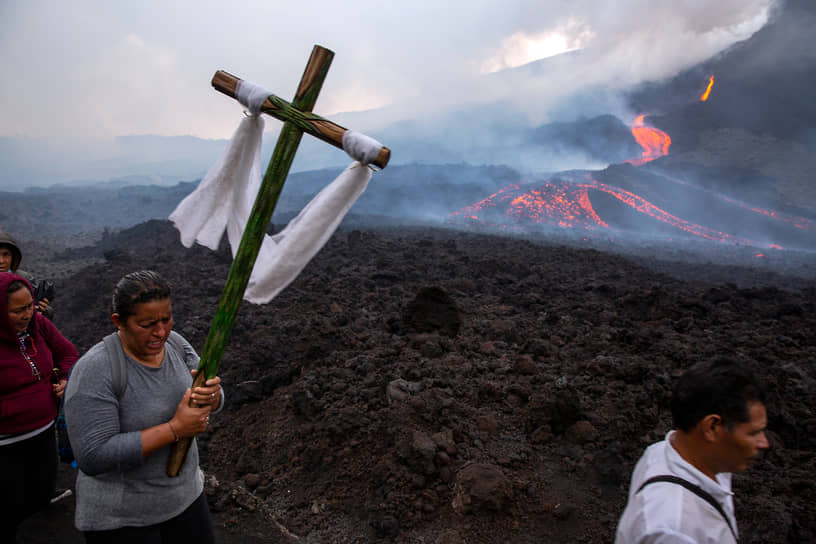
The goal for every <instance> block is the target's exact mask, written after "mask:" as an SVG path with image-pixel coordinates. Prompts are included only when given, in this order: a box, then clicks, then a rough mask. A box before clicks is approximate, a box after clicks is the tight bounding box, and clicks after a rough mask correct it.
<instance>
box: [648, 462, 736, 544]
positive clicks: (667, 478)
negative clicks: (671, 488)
mask: <svg viewBox="0 0 816 544" xmlns="http://www.w3.org/2000/svg"><path fill="white" fill-rule="evenodd" d="M655 482H669V483H672V484H677V485H682V486H683V487H685V488H686V489H688V490H689V491H691V492H692V493H694V494H695V495H697V496H698V497H700V498H701V499H703V500H704V501H706V502H707V503H708V504H710V505H711V506H713V507H714V509H715V510H717V512H719V513H720V515H721V516H722V518H723V519H724V520H725V523H726V524H728V528H729V529H730V530H731V535H732V536H733V537H734V541H735V542H739V540H738V539H737V532H736V531H734V527H733V526H732V525H731V520H730V519H728V515H726V513H725V510H723V507H722V505H721V504H720V503H719V502H717V499H715V498H714V497H712V496H711V493H709V492H708V491H706V490H704V489H703V488H701V487H700V486H698V485H695V484H693V483H691V482H689V481H688V480H685V479H683V478H681V477H679V476H672V475H670V474H661V475H659V476H652V477H651V478H649V479H648V480H646V481H645V482H643V485H641V486H640V487H639V488H638V490H637V491H636V492H635V494H637V493H640V491H641V490H642V489H643V488H644V487H646V486H647V485H649V484H653V483H655Z"/></svg>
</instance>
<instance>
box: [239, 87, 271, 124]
mask: <svg viewBox="0 0 816 544" xmlns="http://www.w3.org/2000/svg"><path fill="white" fill-rule="evenodd" d="M270 94H272V93H271V92H269V91H268V90H266V89H264V88H263V87H261V86H260V85H256V84H254V83H252V82H251V81H246V80H245V79H239V80H238V85H236V86H235V98H237V99H238V102H240V103H241V104H243V105H244V106H245V107H246V108H247V109H248V110H249V113H251V114H252V115H256V116H257V115H258V114H260V113H261V106H262V105H263V103H264V101H265V100H266V97H267V96H269V95H270Z"/></svg>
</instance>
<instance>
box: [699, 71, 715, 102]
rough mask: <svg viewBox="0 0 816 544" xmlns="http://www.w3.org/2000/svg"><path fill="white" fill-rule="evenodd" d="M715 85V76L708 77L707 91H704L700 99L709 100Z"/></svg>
mask: <svg viewBox="0 0 816 544" xmlns="http://www.w3.org/2000/svg"><path fill="white" fill-rule="evenodd" d="M713 86H714V76H711V77H710V78H708V87H706V90H705V92H703V94H702V95H701V96H700V100H702V101H703V102H705V101H706V100H708V95H710V94H711V87H713Z"/></svg>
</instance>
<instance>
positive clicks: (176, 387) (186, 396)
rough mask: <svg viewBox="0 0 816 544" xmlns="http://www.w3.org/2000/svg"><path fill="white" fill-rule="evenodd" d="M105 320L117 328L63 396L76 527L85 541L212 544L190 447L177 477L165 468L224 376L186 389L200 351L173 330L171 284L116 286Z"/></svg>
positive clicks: (205, 414) (201, 426) (202, 418)
mask: <svg viewBox="0 0 816 544" xmlns="http://www.w3.org/2000/svg"><path fill="white" fill-rule="evenodd" d="M111 320H112V321H113V323H114V325H116V327H117V332H115V333H113V334H111V335H109V336H108V337H106V338H105V340H104V341H102V342H99V343H98V344H96V345H95V346H93V347H92V348H91V349H90V350H88V352H87V353H86V354H85V355H83V356H82V358H81V359H80V360H79V361H78V362H77V364H76V366H75V367H74V370H73V373H72V375H71V380H70V382H69V386H68V389H67V392H66V401H65V415H66V420H67V422H68V433H69V435H70V438H71V445H72V447H73V450H74V454H75V456H76V460H77V464H78V466H79V471H78V473H77V482H76V494H77V502H76V513H75V523H76V527H77V529H79V530H81V531H83V533H84V535H85V540H86V542H88V543H89V544H93V543H96V542H116V543H117V544H120V543H122V542H127V543H131V542H133V543H137V542H138V543H142V542H144V543H161V542H196V543H197V544H202V543H208V542H213V533H212V527H211V523H210V514H209V509H208V507H207V500H206V497H205V496H204V493H203V487H204V477H203V474H202V472H201V469H200V468H199V466H198V450H197V449H196V446H195V443H194V442H193V445H192V446H191V447H190V450H189V452H188V455H187V457H186V460H185V462H184V465H183V466H182V467H181V471H180V473H179V475H178V476H177V477H169V476H167V473H166V467H167V459H168V456H169V454H170V449H171V446H172V445H173V444H174V443H175V442H177V441H178V440H179V439H180V438H187V437H194V436H195V435H196V434H197V433H199V432H202V431H204V430H205V429H206V427H207V424H208V423H209V418H210V415H211V414H212V413H214V412H215V411H218V410H220V409H221V407H222V405H223V397H222V391H221V386H220V382H221V379H220V378H218V377H214V378H211V379H209V380H206V381H205V382H204V385H203V386H200V387H194V388H191V383H192V379H191V377H190V374H191V373H192V374H193V375H194V374H195V372H196V368H197V366H198V355H197V354H196V352H195V351H194V350H193V348H192V346H190V344H189V343H188V342H187V341H186V340H185V339H184V338H182V337H181V336H180V335H178V334H177V333H175V332H171V329H172V327H173V311H172V303H171V298H170V286H169V285H168V283H167V282H166V281H165V280H164V278H162V277H161V276H160V275H159V274H157V273H156V272H152V271H141V272H134V273H131V274H128V275H126V276H125V277H123V278H122V279H121V280H119V283H118V284H117V285H116V288H115V290H114V293H113V315H112V316H111ZM191 401H192V405H191Z"/></svg>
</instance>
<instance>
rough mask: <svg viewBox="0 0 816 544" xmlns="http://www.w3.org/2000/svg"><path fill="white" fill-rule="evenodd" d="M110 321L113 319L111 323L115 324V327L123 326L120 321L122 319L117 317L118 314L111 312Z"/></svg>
mask: <svg viewBox="0 0 816 544" xmlns="http://www.w3.org/2000/svg"><path fill="white" fill-rule="evenodd" d="M111 321H113V324H114V325H115V326H116V328H117V329H121V328H122V327H124V326H125V324H124V323H122V320H121V319H119V314H111Z"/></svg>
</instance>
